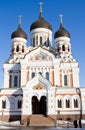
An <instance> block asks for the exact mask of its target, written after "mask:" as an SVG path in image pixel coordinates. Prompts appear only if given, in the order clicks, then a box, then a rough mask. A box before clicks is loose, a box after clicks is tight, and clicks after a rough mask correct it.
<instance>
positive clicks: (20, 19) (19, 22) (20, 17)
mask: <svg viewBox="0 0 85 130" xmlns="http://www.w3.org/2000/svg"><path fill="white" fill-rule="evenodd" d="M18 18H19V20H18V26H19V27H21V24H22V16H21V15H19V16H18Z"/></svg>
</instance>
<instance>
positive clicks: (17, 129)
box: [0, 125, 85, 130]
mask: <svg viewBox="0 0 85 130" xmlns="http://www.w3.org/2000/svg"><path fill="white" fill-rule="evenodd" d="M61 129H62V130H85V128H82V129H80V128H60V127H25V126H17V127H15V126H14V127H12V126H3V125H2V126H0V130H61Z"/></svg>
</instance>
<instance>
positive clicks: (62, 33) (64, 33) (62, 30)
mask: <svg viewBox="0 0 85 130" xmlns="http://www.w3.org/2000/svg"><path fill="white" fill-rule="evenodd" d="M58 37H69V38H70V33H69V32H68V31H67V30H66V29H65V28H64V27H63V26H60V28H59V30H58V31H57V32H55V34H54V39H56V38H58Z"/></svg>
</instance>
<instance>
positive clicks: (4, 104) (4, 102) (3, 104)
mask: <svg viewBox="0 0 85 130" xmlns="http://www.w3.org/2000/svg"><path fill="white" fill-rule="evenodd" d="M2 108H3V109H5V108H6V100H5V101H3V100H2Z"/></svg>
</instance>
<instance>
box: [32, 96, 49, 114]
mask: <svg viewBox="0 0 85 130" xmlns="http://www.w3.org/2000/svg"><path fill="white" fill-rule="evenodd" d="M46 111H47V97H46V96H42V97H41V98H40V100H38V98H37V97H36V96H33V97H32V114H43V115H46Z"/></svg>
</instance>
